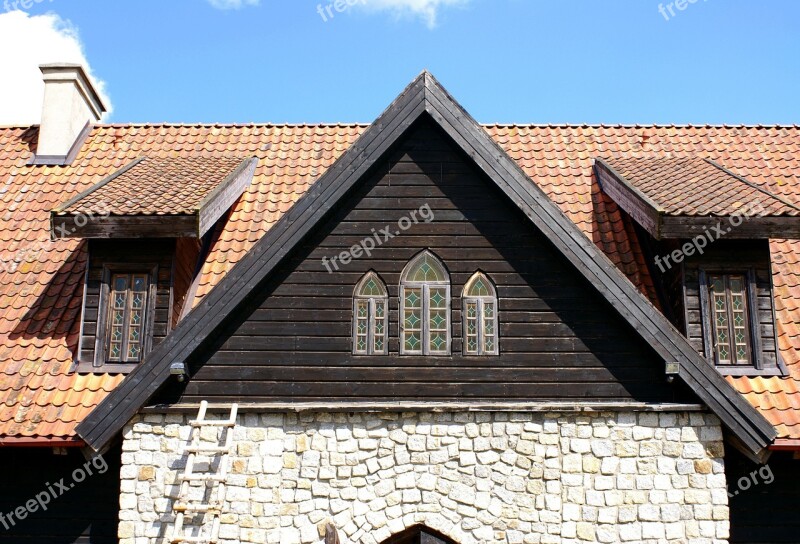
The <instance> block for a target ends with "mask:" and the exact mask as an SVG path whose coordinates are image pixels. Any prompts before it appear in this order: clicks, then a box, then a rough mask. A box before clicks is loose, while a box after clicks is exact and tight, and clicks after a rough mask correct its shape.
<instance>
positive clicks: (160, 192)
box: [55, 157, 246, 215]
mask: <svg viewBox="0 0 800 544" xmlns="http://www.w3.org/2000/svg"><path fill="white" fill-rule="evenodd" d="M244 160H246V159H244V158H242V157H238V158H237V157H139V158H137V159H135V160H134V161H133V162H131V163H129V164H127V165H125V166H124V167H123V168H122V169H121V170H119V171H117V172H114V173H112V174H111V176H109V177H107V178H106V179H104V180H103V181H101V182H100V183H98V184H97V185H96V186H94V187H91V188H89V190H88V191H86V193H83V194H81V195H77V196H76V197H74V198H73V199H70V200H69V201H68V202H64V203H63V204H61V205H59V206H58V207H57V209H56V210H55V212H56V213H58V214H77V213H83V214H88V213H94V214H98V213H106V214H110V215H189V214H193V213H196V212H197V211H198V210H199V209H200V206H201V204H202V202H203V200H204V199H205V198H206V197H207V196H208V195H209V194H210V193H211V192H212V191H213V190H214V189H215V188H216V187H217V186H218V185H219V184H220V183H222V182H223V181H224V180H225V178H226V177H227V176H228V175H229V174H231V173H232V172H233V171H234V170H235V169H236V168H237V167H238V166H240V165H241V164H242V162H243V161H244Z"/></svg>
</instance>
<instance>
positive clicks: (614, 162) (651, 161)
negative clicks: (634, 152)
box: [603, 156, 800, 217]
mask: <svg viewBox="0 0 800 544" xmlns="http://www.w3.org/2000/svg"><path fill="white" fill-rule="evenodd" d="M603 161H604V162H605V163H606V164H608V165H609V166H611V168H613V169H614V170H615V171H616V172H617V174H619V175H620V176H622V177H623V178H624V180H625V181H626V182H627V183H628V184H629V185H631V186H632V187H634V188H635V189H637V190H638V191H640V192H641V193H643V194H644V195H645V196H646V197H647V198H649V199H650V200H652V201H653V202H654V203H655V204H657V205H658V207H659V208H660V209H661V210H663V211H664V213H665V214H666V215H674V216H709V215H711V216H717V217H725V216H730V215H737V214H738V215H741V216H744V217H747V216H753V215H766V216H797V215H800V206H798V205H797V204H795V203H793V202H791V201H789V200H786V199H785V198H783V197H780V196H777V195H774V194H772V193H771V192H770V191H769V190H768V189H767V188H765V187H762V186H759V185H756V184H754V183H751V182H749V181H748V180H746V179H744V178H742V177H741V176H736V175H734V174H733V173H732V172H730V171H729V170H727V169H726V168H724V167H723V165H719V164H716V163H715V162H714V161H711V160H709V159H705V158H702V157H699V156H686V157H665V156H612V157H607V158H605V157H604V158H603Z"/></svg>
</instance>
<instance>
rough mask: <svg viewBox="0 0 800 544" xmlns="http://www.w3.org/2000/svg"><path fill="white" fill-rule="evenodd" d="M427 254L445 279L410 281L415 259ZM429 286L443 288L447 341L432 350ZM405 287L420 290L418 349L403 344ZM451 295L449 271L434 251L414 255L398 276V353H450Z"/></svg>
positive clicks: (443, 354)
mask: <svg viewBox="0 0 800 544" xmlns="http://www.w3.org/2000/svg"><path fill="white" fill-rule="evenodd" d="M426 255H427V256H429V257H431V258H432V259H434V260H435V261H436V262H437V263H438V264H439V266H441V268H442V272H443V273H444V276H445V279H444V280H443V281H424V282H420V281H411V280H408V279H407V278H408V274H409V271H410V270H411V269H413V268H414V266H415V265H416V264H417V261H419V260H420V259H422V258H424V257H425V256H426ZM431 288H434V289H442V288H444V290H445V299H446V301H445V312H446V316H447V319H446V323H445V327H447V342H446V346H445V349H443V350H438V351H434V350H431V349H430V290H431ZM406 289H420V290H421V291H422V307H421V310H422V329H421V339H420V340H421V342H420V344H421V348H422V349H419V350H409V349H406V345H405V338H404V333H405V310H406ZM451 304H452V295H451V291H450V273H449V272H448V271H447V268H446V267H445V266H444V262H442V260H441V259H440V258H439V257H438V256H436V254H435V253H433V252H432V251H428V250H426V251H422V252H420V253H418V254H417V255H415V256H414V257H413V258H412V259H411V260H410V261H408V264H406V266H405V268H404V269H403V273H402V275H401V276H400V314H399V316H398V323H399V327H398V329H399V332H400V355H426V356H439V357H447V356H450V355H451V354H452V345H453V332H452V330H451V329H452V317H451V313H452V307H451Z"/></svg>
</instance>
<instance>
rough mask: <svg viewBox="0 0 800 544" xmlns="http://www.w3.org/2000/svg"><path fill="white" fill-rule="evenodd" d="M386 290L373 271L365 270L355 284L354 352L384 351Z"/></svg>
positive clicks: (374, 353) (376, 352)
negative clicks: (365, 272) (364, 273)
mask: <svg viewBox="0 0 800 544" xmlns="http://www.w3.org/2000/svg"><path fill="white" fill-rule="evenodd" d="M388 320H389V312H388V293H387V291H386V286H385V285H384V283H383V282H382V281H381V279H380V278H379V277H378V275H377V274H376V273H375V272H368V273H367V274H366V275H365V276H364V278H362V280H361V281H360V282H358V285H357V286H356V291H355V296H354V297H353V353H355V354H356V355H378V354H385V353H387V342H386V331H387V329H388V328H389V323H388Z"/></svg>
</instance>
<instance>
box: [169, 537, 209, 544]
mask: <svg viewBox="0 0 800 544" xmlns="http://www.w3.org/2000/svg"><path fill="white" fill-rule="evenodd" d="M178 542H195V543H197V544H216V542H217V541H216V540H210V539H209V537H207V536H176V537H173V538H172V544H177V543H178Z"/></svg>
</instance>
